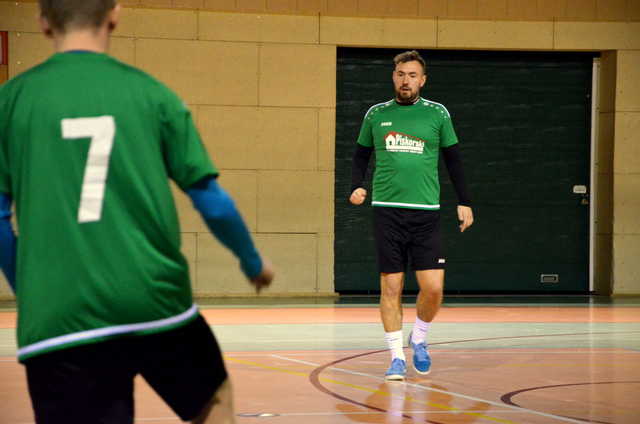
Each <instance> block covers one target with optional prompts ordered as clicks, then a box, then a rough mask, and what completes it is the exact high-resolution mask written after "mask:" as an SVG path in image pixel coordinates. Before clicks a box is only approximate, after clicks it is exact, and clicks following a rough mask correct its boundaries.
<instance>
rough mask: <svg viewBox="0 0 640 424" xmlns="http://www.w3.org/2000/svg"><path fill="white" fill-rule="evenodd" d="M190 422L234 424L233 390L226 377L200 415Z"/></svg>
mask: <svg viewBox="0 0 640 424" xmlns="http://www.w3.org/2000/svg"><path fill="white" fill-rule="evenodd" d="M191 422H192V423H193V424H213V423H215V424H235V422H236V414H235V410H234V408H233V389H232V387H231V381H230V380H229V378H228V377H227V379H226V380H225V381H224V382H223V383H222V384H221V385H220V387H219V388H218V390H217V391H216V393H215V395H213V397H212V398H211V400H210V401H209V403H208V404H207V406H205V408H204V410H203V411H202V412H201V413H200V415H198V417H196V418H195V419H194V420H193V421H191Z"/></svg>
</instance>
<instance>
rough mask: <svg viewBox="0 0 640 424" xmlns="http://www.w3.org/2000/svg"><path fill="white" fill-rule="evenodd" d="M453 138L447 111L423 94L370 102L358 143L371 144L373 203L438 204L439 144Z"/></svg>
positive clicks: (426, 206)
mask: <svg viewBox="0 0 640 424" xmlns="http://www.w3.org/2000/svg"><path fill="white" fill-rule="evenodd" d="M457 142H458V139H457V137H456V133H455V131H454V130H453V125H452V123H451V116H450V115H449V112H448V111H447V109H446V108H445V107H444V106H443V105H441V104H440V103H435V102H432V101H429V100H426V99H423V98H420V99H418V101H417V102H416V103H414V104H412V105H400V104H398V103H397V102H396V101H395V100H391V101H388V102H386V103H380V104H377V105H374V106H372V107H371V108H370V109H369V111H368V112H367V113H366V115H365V117H364V121H363V122H362V127H361V129H360V135H359V136H358V143H360V144H361V145H363V146H365V147H373V148H374V150H375V153H376V168H375V172H374V176H373V196H372V201H371V204H372V205H373V206H386V207H396V208H408V209H431V210H437V209H440V182H439V180H438V157H439V153H440V148H441V147H442V148H444V147H449V146H453V145H454V144H456V143H457Z"/></svg>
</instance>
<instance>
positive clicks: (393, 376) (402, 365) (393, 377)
mask: <svg viewBox="0 0 640 424" xmlns="http://www.w3.org/2000/svg"><path fill="white" fill-rule="evenodd" d="M406 374H407V363H406V362H405V361H403V360H402V359H400V358H395V359H394V360H393V361H391V366H390V367H389V369H388V370H387V372H386V373H385V374H384V379H385V380H389V381H402V380H404V376H405V375H406Z"/></svg>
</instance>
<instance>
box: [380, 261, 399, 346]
mask: <svg viewBox="0 0 640 424" xmlns="http://www.w3.org/2000/svg"><path fill="white" fill-rule="evenodd" d="M403 287H404V272H393V273H385V272H383V273H381V274H380V315H381V316H382V325H383V326H384V331H385V332H386V333H389V332H392V331H401V330H402V288H403Z"/></svg>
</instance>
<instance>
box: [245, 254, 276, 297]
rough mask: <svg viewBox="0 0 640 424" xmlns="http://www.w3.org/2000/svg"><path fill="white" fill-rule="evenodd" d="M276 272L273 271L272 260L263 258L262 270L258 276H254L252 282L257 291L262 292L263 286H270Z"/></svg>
mask: <svg viewBox="0 0 640 424" xmlns="http://www.w3.org/2000/svg"><path fill="white" fill-rule="evenodd" d="M274 275H275V273H274V271H273V264H272V263H271V261H270V260H268V259H265V258H262V271H260V274H258V276H256V277H253V278H252V279H251V280H249V281H250V282H251V284H253V286H254V287H255V288H256V293H258V294H260V290H262V288H263V287H268V286H269V285H270V284H271V281H272V280H273V277H274Z"/></svg>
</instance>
